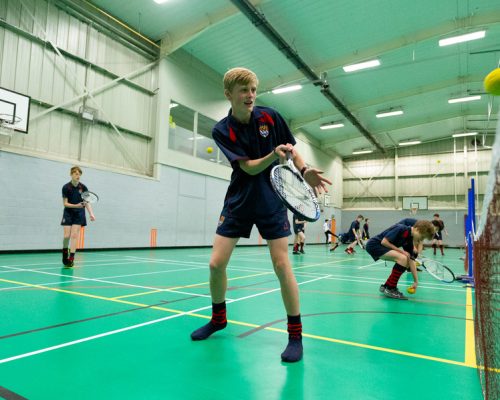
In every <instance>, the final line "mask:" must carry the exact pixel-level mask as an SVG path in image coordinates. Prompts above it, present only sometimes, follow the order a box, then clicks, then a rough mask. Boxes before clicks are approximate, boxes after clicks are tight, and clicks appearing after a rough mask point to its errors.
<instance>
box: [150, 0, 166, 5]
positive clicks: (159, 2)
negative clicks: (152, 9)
mask: <svg viewBox="0 0 500 400" xmlns="http://www.w3.org/2000/svg"><path fill="white" fill-rule="evenodd" d="M153 1H154V2H155V3H157V4H163V3H166V2H167V1H168V0H153Z"/></svg>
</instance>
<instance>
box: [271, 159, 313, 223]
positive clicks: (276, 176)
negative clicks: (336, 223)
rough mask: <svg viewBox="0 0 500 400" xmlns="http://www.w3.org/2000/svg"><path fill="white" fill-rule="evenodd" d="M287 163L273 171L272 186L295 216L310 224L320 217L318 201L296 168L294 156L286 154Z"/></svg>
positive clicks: (274, 168) (277, 166)
mask: <svg viewBox="0 0 500 400" xmlns="http://www.w3.org/2000/svg"><path fill="white" fill-rule="evenodd" d="M286 158H287V163H286V164H282V165H276V166H275V167H273V169H272V170H271V185H272V187H273V189H274V191H275V192H276V194H277V195H278V197H279V198H280V200H281V201H282V202H283V203H284V204H285V206H286V207H287V208H288V209H289V210H290V211H291V212H293V213H294V214H295V215H297V216H299V217H300V218H302V219H305V220H306V221H309V222H315V221H317V220H318V219H319V217H320V209H319V204H318V199H317V198H316V196H315V195H314V191H313V189H312V188H311V187H310V186H309V185H308V184H307V183H306V181H305V180H304V178H302V176H301V175H300V173H299V171H297V168H296V167H295V165H294V163H293V160H292V155H291V154H290V152H288V151H287V152H286Z"/></svg>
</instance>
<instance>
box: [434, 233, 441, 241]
mask: <svg viewBox="0 0 500 400" xmlns="http://www.w3.org/2000/svg"><path fill="white" fill-rule="evenodd" d="M433 239H436V240H443V233H442V232H436V233H435V234H434V238H433Z"/></svg>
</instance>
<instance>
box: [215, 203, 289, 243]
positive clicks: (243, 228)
mask: <svg viewBox="0 0 500 400" xmlns="http://www.w3.org/2000/svg"><path fill="white" fill-rule="evenodd" d="M254 224H255V225H256V226H257V229H258V230H259V233H260V235H261V236H262V237H263V238H264V239H266V240H273V239H280V238H282V237H288V236H290V234H291V231H290V222H289V221H288V213H287V211H286V209H285V210H283V211H280V212H278V213H276V214H273V215H268V216H266V217H254V218H252V219H244V218H236V217H232V216H225V215H221V216H220V218H219V224H218V226H217V231H216V233H217V234H218V235H221V236H224V237H228V238H240V237H244V238H249V237H250V233H251V231H252V227H253V225H254Z"/></svg>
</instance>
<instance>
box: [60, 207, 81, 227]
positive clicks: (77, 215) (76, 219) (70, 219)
mask: <svg viewBox="0 0 500 400" xmlns="http://www.w3.org/2000/svg"><path fill="white" fill-rule="evenodd" d="M61 225H63V226H71V225H81V226H87V219H86V218H85V209H84V208H75V209H69V208H65V209H64V212H63V217H62V221H61Z"/></svg>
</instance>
